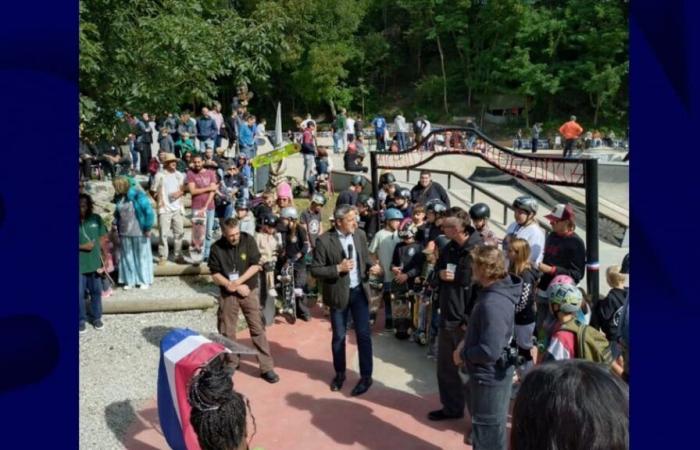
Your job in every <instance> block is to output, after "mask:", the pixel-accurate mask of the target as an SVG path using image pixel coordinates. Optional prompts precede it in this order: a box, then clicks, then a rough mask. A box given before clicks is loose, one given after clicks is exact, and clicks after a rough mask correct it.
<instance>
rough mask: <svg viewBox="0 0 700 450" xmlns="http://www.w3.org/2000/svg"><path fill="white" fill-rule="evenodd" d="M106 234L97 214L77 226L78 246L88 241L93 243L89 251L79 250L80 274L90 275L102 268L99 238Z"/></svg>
mask: <svg viewBox="0 0 700 450" xmlns="http://www.w3.org/2000/svg"><path fill="white" fill-rule="evenodd" d="M106 234H107V229H106V228H105V224H104V222H102V218H101V217H100V216H98V215H97V214H91V215H89V216H88V217H87V218H86V219H85V220H84V221H83V222H80V224H78V235H79V237H78V242H79V243H80V245H83V244H86V243H88V242H90V241H93V242H94V243H95V246H94V247H93V248H92V250H91V251H89V252H86V251H83V250H80V273H81V274H82V273H91V272H95V271H96V270H97V269H99V268H100V267H102V260H101V259H100V238H101V237H102V236H104V235H106Z"/></svg>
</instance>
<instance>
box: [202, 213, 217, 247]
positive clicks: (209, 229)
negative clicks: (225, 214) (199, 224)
mask: <svg viewBox="0 0 700 450" xmlns="http://www.w3.org/2000/svg"><path fill="white" fill-rule="evenodd" d="M205 226H206V234H205V235H204V253H203V257H204V259H205V260H206V259H207V258H209V250H210V249H211V241H212V237H213V234H214V210H213V209H208V210H207V223H206V225H205Z"/></svg>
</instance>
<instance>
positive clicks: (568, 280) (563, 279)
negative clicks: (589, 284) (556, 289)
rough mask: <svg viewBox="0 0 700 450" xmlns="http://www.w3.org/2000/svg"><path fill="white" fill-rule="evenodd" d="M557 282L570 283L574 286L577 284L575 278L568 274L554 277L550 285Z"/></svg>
mask: <svg viewBox="0 0 700 450" xmlns="http://www.w3.org/2000/svg"><path fill="white" fill-rule="evenodd" d="M555 284H570V285H572V286H576V282H575V281H574V279H573V278H571V277H570V276H568V275H557V276H556V277H554V278H552V281H550V282H549V286H552V285H555Z"/></svg>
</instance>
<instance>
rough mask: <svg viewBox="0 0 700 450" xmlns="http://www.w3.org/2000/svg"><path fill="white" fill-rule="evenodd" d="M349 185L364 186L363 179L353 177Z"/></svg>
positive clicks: (360, 176) (361, 177)
mask: <svg viewBox="0 0 700 450" xmlns="http://www.w3.org/2000/svg"><path fill="white" fill-rule="evenodd" d="M350 184H351V185H352V186H364V185H365V177H363V176H362V175H355V176H353V177H352V180H350Z"/></svg>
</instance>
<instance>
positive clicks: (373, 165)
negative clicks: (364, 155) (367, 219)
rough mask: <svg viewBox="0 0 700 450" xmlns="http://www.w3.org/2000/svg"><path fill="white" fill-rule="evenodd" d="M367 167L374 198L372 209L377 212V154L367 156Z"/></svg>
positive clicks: (372, 153)
mask: <svg viewBox="0 0 700 450" xmlns="http://www.w3.org/2000/svg"><path fill="white" fill-rule="evenodd" d="M369 167H370V169H369V170H370V174H371V176H372V197H373V198H374V209H376V210H377V211H379V174H378V173H377V153H375V152H371V153H370V154H369Z"/></svg>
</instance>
